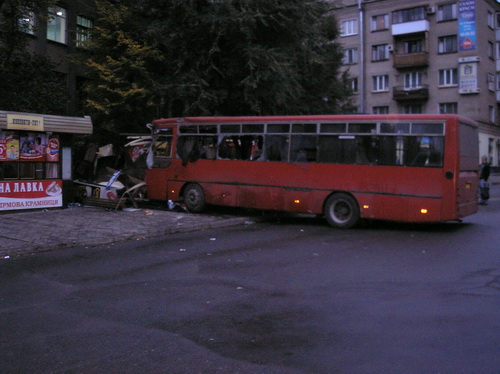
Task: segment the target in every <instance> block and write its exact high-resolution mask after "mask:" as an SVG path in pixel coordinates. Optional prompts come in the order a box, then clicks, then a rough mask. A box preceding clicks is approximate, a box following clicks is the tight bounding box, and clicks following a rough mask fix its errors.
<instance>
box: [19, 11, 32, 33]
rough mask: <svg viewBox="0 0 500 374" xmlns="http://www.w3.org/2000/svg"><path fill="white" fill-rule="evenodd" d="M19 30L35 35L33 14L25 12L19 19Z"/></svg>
mask: <svg viewBox="0 0 500 374" xmlns="http://www.w3.org/2000/svg"><path fill="white" fill-rule="evenodd" d="M19 30H21V31H22V32H25V33H27V34H31V35H35V14H34V13H33V12H26V14H23V15H22V17H21V18H19Z"/></svg>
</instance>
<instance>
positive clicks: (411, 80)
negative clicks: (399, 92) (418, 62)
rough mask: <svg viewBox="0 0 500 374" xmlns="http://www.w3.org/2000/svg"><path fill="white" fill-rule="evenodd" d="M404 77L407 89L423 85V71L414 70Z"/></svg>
mask: <svg viewBox="0 0 500 374" xmlns="http://www.w3.org/2000/svg"><path fill="white" fill-rule="evenodd" d="M404 79H405V89H406V90H411V89H413V88H421V87H422V73H420V72H416V71H413V72H410V73H405V75H404Z"/></svg>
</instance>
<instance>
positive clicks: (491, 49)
mask: <svg viewBox="0 0 500 374" xmlns="http://www.w3.org/2000/svg"><path fill="white" fill-rule="evenodd" d="M494 51H495V46H494V45H493V43H492V42H488V57H489V58H493V59H494V58H495V55H494V53H495V52H494Z"/></svg>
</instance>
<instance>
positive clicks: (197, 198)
mask: <svg viewBox="0 0 500 374" xmlns="http://www.w3.org/2000/svg"><path fill="white" fill-rule="evenodd" d="M184 204H186V208H187V209H188V210H189V211H190V212H193V213H199V212H201V211H202V210H203V209H204V208H205V194H204V192H203V188H201V186H200V185H199V184H196V183H190V184H188V185H187V186H186V188H185V190H184Z"/></svg>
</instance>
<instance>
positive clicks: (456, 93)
mask: <svg viewBox="0 0 500 374" xmlns="http://www.w3.org/2000/svg"><path fill="white" fill-rule="evenodd" d="M331 3H332V12H333V13H334V14H335V16H336V18H337V21H338V24H339V27H340V37H339V38H338V40H337V42H339V43H341V44H342V47H343V50H344V60H343V64H344V69H345V70H347V71H348V72H349V74H350V77H351V78H352V79H351V87H352V89H353V91H354V92H355V100H356V104H357V111H358V112H359V113H377V114H386V113H456V114H459V115H463V116H466V117H469V118H472V119H474V120H475V121H477V122H478V123H479V125H480V130H479V147H480V149H479V152H480V155H487V156H488V157H489V159H490V161H491V163H492V165H494V166H499V165H500V111H499V109H498V108H499V103H500V4H498V3H497V2H496V1H493V0H458V1H451V0H437V1H436V0H427V1H421V0H332V1H331ZM478 163H479V160H478Z"/></svg>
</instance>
